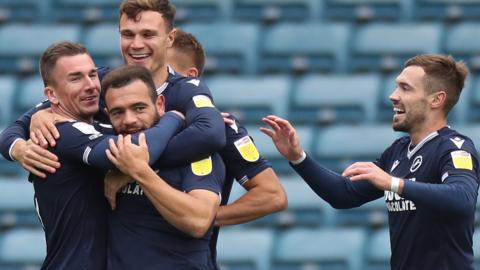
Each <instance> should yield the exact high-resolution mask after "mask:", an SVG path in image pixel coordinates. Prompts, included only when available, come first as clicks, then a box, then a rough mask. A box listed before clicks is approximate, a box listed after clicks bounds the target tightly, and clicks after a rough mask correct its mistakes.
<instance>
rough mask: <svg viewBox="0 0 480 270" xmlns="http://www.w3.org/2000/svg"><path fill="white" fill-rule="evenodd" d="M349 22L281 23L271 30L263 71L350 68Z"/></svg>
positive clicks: (266, 39) (262, 64)
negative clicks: (348, 54)
mask: <svg viewBox="0 0 480 270" xmlns="http://www.w3.org/2000/svg"><path fill="white" fill-rule="evenodd" d="M349 30H350V29H349V27H348V26H347V25H346V24H337V23H332V24H324V23H305V24H279V25H277V26H274V27H272V28H271V29H270V30H267V32H266V34H265V37H264V45H263V48H262V56H261V59H260V63H261V71H262V72H263V73H274V72H296V73H299V72H318V71H322V72H340V71H344V70H345V69H346V64H347V46H348V42H347V41H348V37H349Z"/></svg>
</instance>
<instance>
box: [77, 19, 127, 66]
mask: <svg viewBox="0 0 480 270" xmlns="http://www.w3.org/2000/svg"><path fill="white" fill-rule="evenodd" d="M84 42H85V47H87V48H88V52H89V53H90V54H91V55H92V57H93V60H94V61H95V65H96V66H97V67H101V66H108V67H112V68H113V67H118V66H120V65H122V64H123V63H124V62H123V58H122V55H121V52H120V34H119V32H118V25H116V24H99V25H95V26H92V27H91V28H90V29H88V30H87V31H86V33H85V38H84Z"/></svg>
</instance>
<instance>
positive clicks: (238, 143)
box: [219, 116, 271, 185]
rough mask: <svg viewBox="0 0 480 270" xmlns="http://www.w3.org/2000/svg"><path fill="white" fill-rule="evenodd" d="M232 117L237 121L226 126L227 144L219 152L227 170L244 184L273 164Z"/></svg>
mask: <svg viewBox="0 0 480 270" xmlns="http://www.w3.org/2000/svg"><path fill="white" fill-rule="evenodd" d="M230 119H232V120H234V121H235V122H234V124H232V125H228V126H226V128H225V134H226V139H227V144H226V145H225V147H224V148H223V149H222V150H221V151H220V152H219V153H220V155H221V157H222V159H223V162H224V163H225V167H226V169H227V171H228V172H229V173H230V174H231V175H232V176H233V177H235V179H236V180H237V182H238V183H239V184H241V185H244V184H245V183H246V182H248V180H250V179H251V178H253V177H255V176H256V175H257V174H259V173H260V172H262V171H264V170H265V169H267V168H270V167H271V165H270V163H269V162H268V161H267V160H266V159H264V158H263V157H262V156H261V155H260V153H259V151H258V149H257V147H256V146H255V143H254V141H253V139H252V138H251V137H250V136H249V135H248V131H247V129H246V128H245V127H243V126H241V125H240V124H239V123H238V121H237V119H236V118H234V117H233V116H230Z"/></svg>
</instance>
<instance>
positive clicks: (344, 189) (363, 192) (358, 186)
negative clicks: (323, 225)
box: [292, 155, 383, 209]
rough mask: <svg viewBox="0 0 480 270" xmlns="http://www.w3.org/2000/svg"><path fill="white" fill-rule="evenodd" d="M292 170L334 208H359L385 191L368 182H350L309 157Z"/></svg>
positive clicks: (293, 166)
mask: <svg viewBox="0 0 480 270" xmlns="http://www.w3.org/2000/svg"><path fill="white" fill-rule="evenodd" d="M292 168H293V169H294V170H295V171H296V172H297V173H298V174H299V175H300V176H301V177H302V178H303V179H304V180H305V182H306V183H307V184H308V185H309V186H310V188H311V189H312V190H313V191H314V192H315V193H316V194H317V195H318V196H320V197H321V198H322V199H323V200H325V201H326V202H328V203H329V204H330V205H331V206H332V207H334V208H338V209H345V208H353V207H358V206H360V205H362V204H364V203H366V202H369V201H372V200H375V199H377V198H379V197H381V196H382V195H383V191H381V190H378V189H377V188H375V187H374V186H373V185H372V184H370V183H369V182H368V181H365V180H359V181H350V179H348V178H346V177H343V176H341V175H340V174H338V173H335V172H333V171H331V170H329V169H327V168H325V167H323V166H322V165H320V164H319V163H317V162H316V161H314V160H313V159H312V158H310V156H308V155H307V158H306V159H305V160H304V161H303V162H302V163H300V164H298V165H292Z"/></svg>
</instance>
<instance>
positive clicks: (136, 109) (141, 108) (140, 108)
mask: <svg viewBox="0 0 480 270" xmlns="http://www.w3.org/2000/svg"><path fill="white" fill-rule="evenodd" d="M144 110H145V106H138V107H135V111H137V112H142V111H144Z"/></svg>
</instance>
